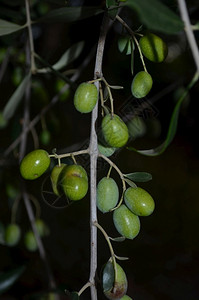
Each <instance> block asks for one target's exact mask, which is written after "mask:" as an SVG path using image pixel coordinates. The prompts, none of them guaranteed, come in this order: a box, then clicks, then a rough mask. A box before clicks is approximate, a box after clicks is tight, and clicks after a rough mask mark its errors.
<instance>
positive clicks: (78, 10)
mask: <svg viewBox="0 0 199 300" xmlns="http://www.w3.org/2000/svg"><path fill="white" fill-rule="evenodd" d="M103 12H104V10H102V9H101V8H97V7H86V6H85V7H82V6H81V7H62V8H58V9H55V10H52V11H50V12H49V13H47V14H46V15H45V16H44V17H42V18H40V19H39V20H37V22H64V23H70V22H75V21H79V20H83V19H86V18H89V17H93V16H96V15H98V14H101V13H103Z"/></svg>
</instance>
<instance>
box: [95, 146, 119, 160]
mask: <svg viewBox="0 0 199 300" xmlns="http://www.w3.org/2000/svg"><path fill="white" fill-rule="evenodd" d="M98 150H99V152H100V153H101V154H103V155H104V156H106V157H109V156H111V155H112V154H113V153H114V152H115V150H116V148H113V147H107V146H104V145H102V144H100V143H98Z"/></svg>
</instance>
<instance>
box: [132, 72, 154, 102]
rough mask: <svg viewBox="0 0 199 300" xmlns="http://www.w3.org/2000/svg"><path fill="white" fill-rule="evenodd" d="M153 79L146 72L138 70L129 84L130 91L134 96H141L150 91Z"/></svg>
mask: <svg viewBox="0 0 199 300" xmlns="http://www.w3.org/2000/svg"><path fill="white" fill-rule="evenodd" d="M152 85H153V79H152V77H151V75H150V74H149V73H148V72H145V71H140V72H139V73H137V74H136V75H135V77H134V79H133V81H132V84H131V91H132V94H133V96H134V97H136V98H143V97H146V95H147V94H148V93H149V92H150V90H151V88H152Z"/></svg>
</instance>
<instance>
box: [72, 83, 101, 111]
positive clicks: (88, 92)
mask: <svg viewBox="0 0 199 300" xmlns="http://www.w3.org/2000/svg"><path fill="white" fill-rule="evenodd" d="M97 99H98V90H97V88H96V86H95V85H94V84H93V83H88V82H83V83H81V84H80V85H79V86H78V88H77V89H76V91H75V95H74V105H75V108H76V109H77V110H78V111H79V112H81V113H89V112H91V111H92V110H93V108H94V107H95V105H96V103H97Z"/></svg>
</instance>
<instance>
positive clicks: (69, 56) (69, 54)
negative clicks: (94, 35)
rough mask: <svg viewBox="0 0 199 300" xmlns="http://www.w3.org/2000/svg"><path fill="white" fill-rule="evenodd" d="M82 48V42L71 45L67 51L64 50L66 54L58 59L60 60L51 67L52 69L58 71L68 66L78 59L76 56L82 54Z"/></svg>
mask: <svg viewBox="0 0 199 300" xmlns="http://www.w3.org/2000/svg"><path fill="white" fill-rule="evenodd" d="M83 47H84V42H83V41H82V42H79V43H76V44H74V45H72V46H71V47H70V48H69V49H67V50H66V52H65V53H64V54H63V55H62V56H61V57H60V59H59V60H58V61H57V62H56V63H55V64H54V65H53V66H52V67H53V69H55V70H60V69H61V68H63V67H66V66H67V65H69V64H70V63H71V62H73V61H74V60H75V59H76V58H78V56H79V55H80V53H81V52H82V49H83Z"/></svg>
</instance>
